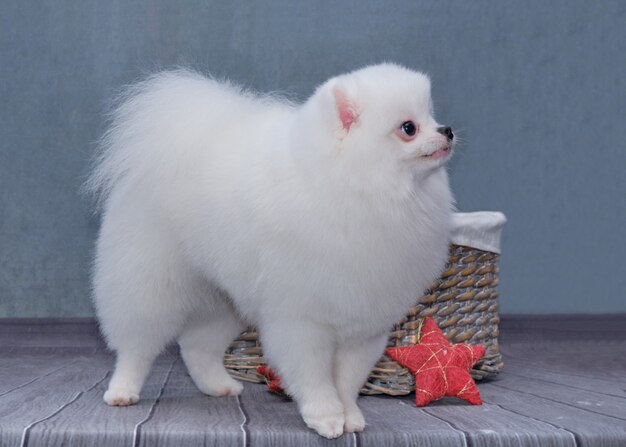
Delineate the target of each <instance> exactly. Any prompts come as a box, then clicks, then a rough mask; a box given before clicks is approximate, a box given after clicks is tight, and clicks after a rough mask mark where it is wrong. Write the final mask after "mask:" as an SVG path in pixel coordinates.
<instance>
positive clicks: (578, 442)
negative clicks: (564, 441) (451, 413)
mask: <svg viewBox="0 0 626 447" xmlns="http://www.w3.org/2000/svg"><path fill="white" fill-rule="evenodd" d="M485 403H486V402H485ZM489 405H495V406H496V407H498V408H500V409H501V410H504V411H508V412H510V413H513V414H517V415H518V416H522V417H524V418H527V419H532V420H533V421H537V422H541V423H542V424H547V425H549V426H550V427H553V428H556V429H557V430H562V431H564V432H567V433H569V434H570V435H572V437H573V439H574V444H575V445H576V447H581V446H582V445H583V444H582V441H581V439H580V436H579V435H578V434H577V433H575V432H573V431H571V430H569V429H567V428H564V427H559V426H558V425H556V424H553V423H551V422H548V421H542V420H541V419H537V418H534V417H532V416H528V415H527V414H524V413H520V412H518V411H515V410H512V409H510V408H507V407H504V406H502V405H501V404H496V403H490V404H489Z"/></svg>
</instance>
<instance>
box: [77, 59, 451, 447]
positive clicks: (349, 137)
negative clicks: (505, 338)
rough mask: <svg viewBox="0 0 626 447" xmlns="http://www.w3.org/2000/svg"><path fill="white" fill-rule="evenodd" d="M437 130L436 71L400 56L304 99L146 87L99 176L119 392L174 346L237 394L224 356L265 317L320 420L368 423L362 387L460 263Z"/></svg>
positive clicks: (122, 117) (194, 367) (200, 85)
mask: <svg viewBox="0 0 626 447" xmlns="http://www.w3.org/2000/svg"><path fill="white" fill-rule="evenodd" d="M340 112H343V113H344V115H345V113H348V114H349V115H350V116H352V117H353V119H354V123H352V125H350V126H345V125H343V124H342V121H341V119H340V118H341V116H342V115H341V113H340ZM409 119H410V120H413V121H415V122H416V123H419V126H420V130H419V133H418V135H417V138H415V139H414V140H413V141H411V142H404V141H403V140H402V139H401V138H400V137H399V136H398V132H397V130H398V128H399V126H400V125H401V123H402V122H404V121H406V120H409ZM436 128H437V123H436V122H435V120H434V119H433V117H432V116H431V100H430V84H429V81H428V78H427V77H426V76H425V75H423V74H421V73H416V72H413V71H410V70H408V69H405V68H402V67H399V66H396V65H391V64H383V65H377V66H371V67H367V68H364V69H362V70H358V71H355V72H352V73H349V74H346V75H342V76H339V77H336V78H333V79H331V80H329V81H328V82H326V83H325V84H323V85H322V86H320V87H319V88H318V89H317V91H316V92H315V94H314V95H313V96H312V97H311V98H310V99H309V100H308V101H306V102H305V103H304V104H302V105H294V104H290V103H288V102H286V101H284V100H279V99H276V98H271V97H265V96H257V95H253V94H249V93H245V92H242V91H241V90H240V89H238V88H236V87H233V86H231V85H228V84H225V83H220V82H217V81H214V80H211V79H207V78H205V77H203V76H201V75H199V74H196V73H192V72H189V71H184V70H178V71H171V72H164V73H160V74H157V75H154V76H152V77H150V78H149V79H147V80H146V81H144V82H141V83H139V84H137V85H136V86H134V87H133V88H132V89H131V90H130V91H129V92H128V93H127V94H126V95H125V96H124V98H123V99H122V101H121V103H120V105H119V106H118V108H117V109H116V110H115V111H114V113H113V120H112V125H111V127H110V130H109V131H108V132H107V134H106V135H105V137H104V139H103V144H102V151H101V154H100V157H99V159H98V163H97V166H96V167H95V169H94V171H93V174H92V176H91V178H90V180H89V182H88V186H89V188H90V189H91V190H93V191H94V192H96V193H97V194H98V195H99V197H100V199H101V204H102V208H103V220H102V228H101V231H100V235H99V239H98V243H97V254H96V260H95V273H94V292H95V302H96V307H97V313H98V316H99V319H100V323H101V328H102V331H103V333H104V335H105V336H106V339H107V341H108V343H109V345H110V347H111V348H113V349H115V350H116V351H117V365H116V370H115V374H114V375H113V377H112V379H111V382H110V384H109V389H108V391H107V392H106V393H105V395H104V399H105V401H106V402H107V403H108V404H110V405H129V404H132V403H135V402H137V400H138V399H139V392H140V389H141V387H142V384H143V382H144V380H145V378H146V375H147V374H148V372H149V369H150V366H151V364H152V362H153V360H154V358H155V357H156V356H157V355H158V354H159V353H160V352H161V351H162V350H163V348H164V346H165V345H166V344H167V343H168V342H170V341H172V340H177V341H178V343H179V344H180V347H181V352H182V356H183V358H184V361H185V363H186V365H187V367H188V369H189V372H190V374H191V377H192V378H193V380H194V381H195V383H196V384H197V386H198V388H200V390H201V391H203V392H204V393H207V394H210V395H213V396H229V395H236V394H238V393H240V392H241V391H242V386H241V384H240V383H238V382H237V381H235V380H233V379H232V378H231V377H230V376H229V375H228V374H227V372H226V370H225V369H224V367H223V366H222V356H223V353H224V350H225V348H226V347H227V345H228V344H229V343H230V341H231V340H232V339H233V338H234V337H235V336H236V335H237V334H238V333H239V332H240V331H241V330H242V328H244V327H245V325H246V324H252V325H256V326H257V327H258V328H259V329H260V334H261V339H262V342H263V346H264V349H265V355H266V356H267V359H268V360H269V363H270V364H271V365H272V366H274V367H275V368H276V369H277V371H278V373H279V374H280V375H281V376H282V379H283V383H284V385H286V388H287V391H288V392H289V393H290V394H292V395H293V397H294V399H295V400H296V402H297V403H298V407H299V409H300V412H301V414H302V416H303V418H304V420H305V422H306V423H307V425H308V426H309V427H311V428H313V429H315V430H316V431H317V432H318V433H320V434H321V435H323V436H326V437H330V438H332V437H337V436H339V435H341V433H343V432H344V431H348V432H351V431H360V430H362V429H363V427H364V424H365V423H364V420H363V416H362V414H361V412H360V411H359V408H358V407H357V404H356V400H357V396H358V392H359V389H360V387H361V385H362V384H363V382H364V381H365V379H366V377H367V375H368V373H369V371H370V370H371V368H372V366H373V365H374V363H375V362H376V360H377V359H378V358H379V356H380V355H381V354H382V351H383V349H384V346H385V343H386V339H387V333H388V330H389V329H390V326H391V325H392V324H393V323H394V321H396V320H397V319H398V318H399V317H401V316H402V315H403V313H404V312H405V311H406V309H407V308H408V307H409V306H411V305H412V304H413V303H414V301H415V299H416V297H417V296H418V295H419V292H421V291H422V290H423V289H424V288H425V287H426V286H427V285H428V284H429V282H430V281H431V280H433V279H434V278H435V277H436V276H437V275H438V273H439V272H440V270H441V268H442V267H443V265H444V262H445V259H446V255H447V246H448V238H449V218H450V212H451V208H452V197H451V193H450V190H449V187H448V179H447V174H446V172H445V169H444V167H443V164H444V162H445V158H447V157H444V158H443V159H437V160H435V159H432V158H428V157H426V155H428V154H430V153H433V152H434V151H436V150H437V149H439V148H441V147H444V146H445V145H448V144H449V142H447V140H446V138H445V137H443V136H442V135H441V134H439V133H437V131H436Z"/></svg>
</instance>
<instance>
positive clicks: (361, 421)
mask: <svg viewBox="0 0 626 447" xmlns="http://www.w3.org/2000/svg"><path fill="white" fill-rule="evenodd" d="M344 415H345V422H344V424H343V430H344V431H345V432H346V433H354V432H357V431H363V429H364V428H365V418H364V417H363V413H361V410H359V407H357V406H356V405H355V406H354V407H352V408H350V409H346V411H345V413H344Z"/></svg>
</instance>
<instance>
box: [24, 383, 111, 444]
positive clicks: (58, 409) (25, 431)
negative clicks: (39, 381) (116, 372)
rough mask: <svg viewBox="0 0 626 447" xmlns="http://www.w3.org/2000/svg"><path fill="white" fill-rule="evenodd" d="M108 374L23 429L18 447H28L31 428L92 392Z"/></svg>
mask: <svg viewBox="0 0 626 447" xmlns="http://www.w3.org/2000/svg"><path fill="white" fill-rule="evenodd" d="M110 373H111V371H107V372H106V373H105V374H104V376H103V377H102V379H100V380H98V381H97V382H96V383H94V384H93V385H91V386H90V387H89V388H87V389H85V390H82V391H79V392H78V393H76V395H75V396H74V397H73V398H72V399H71V400H70V401H69V402H66V403H64V404H63V405H61V406H60V407H59V408H57V409H56V410H54V411H53V412H52V413H50V414H49V415H48V416H46V417H44V418H41V419H39V420H37V421H34V422H31V423H30V424H28V425H27V426H26V427H24V431H23V432H22V440H21V442H20V447H27V446H28V440H29V437H30V431H31V430H32V429H33V427H34V426H35V425H37V424H40V423H42V422H44V421H46V420H48V419H50V418H52V417H54V416H56V415H57V414H59V413H60V412H61V411H63V410H64V409H65V408H67V407H68V406H70V405H71V404H72V403H74V402H76V401H77V400H78V399H79V398H80V396H82V395H83V394H85V393H88V392H89V391H91V390H93V389H94V388H95V387H97V386H98V385H100V384H101V383H102V382H104V381H105V380H106V378H107V377H108V376H109V374H110Z"/></svg>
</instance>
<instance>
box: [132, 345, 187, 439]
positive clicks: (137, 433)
mask: <svg viewBox="0 0 626 447" xmlns="http://www.w3.org/2000/svg"><path fill="white" fill-rule="evenodd" d="M177 360H178V357H175V358H174V360H172V363H171V364H170V368H169V370H168V371H167V375H166V376H165V380H164V381H163V384H162V385H161V389H160V390H159V394H158V395H157V398H156V399H155V400H154V402H153V403H152V405H151V406H150V410H149V411H148V415H147V416H146V417H145V418H144V419H143V420H141V421H139V422H137V424H135V428H134V429H133V447H138V446H139V443H140V442H141V432H140V430H141V426H142V425H143V424H145V423H146V422H148V421H149V420H150V418H152V415H153V414H154V409H155V408H156V406H157V405H158V404H159V401H160V400H161V397H162V396H163V392H164V391H165V386H166V385H167V382H168V381H169V380H170V375H171V374H172V370H173V369H174V364H175V363H176V362H177Z"/></svg>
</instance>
